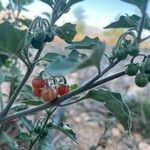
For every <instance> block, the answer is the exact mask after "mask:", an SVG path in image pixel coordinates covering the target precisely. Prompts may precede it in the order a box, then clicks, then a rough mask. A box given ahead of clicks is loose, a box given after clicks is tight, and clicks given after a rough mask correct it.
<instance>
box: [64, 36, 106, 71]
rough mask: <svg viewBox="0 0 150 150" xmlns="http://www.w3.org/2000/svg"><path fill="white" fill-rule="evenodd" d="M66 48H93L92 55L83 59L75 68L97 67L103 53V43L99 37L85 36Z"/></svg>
mask: <svg viewBox="0 0 150 150" xmlns="http://www.w3.org/2000/svg"><path fill="white" fill-rule="evenodd" d="M66 49H92V50H94V51H93V53H92V55H91V56H90V57H89V58H87V59H86V60H85V61H83V62H82V63H81V64H80V65H79V66H78V67H77V69H82V68H85V67H89V66H96V67H97V68H98V69H99V66H100V61H101V58H102V55H103V53H104V49H105V45H104V43H102V42H101V41H99V39H98V38H97V37H96V38H93V39H92V38H89V37H87V36H86V37H85V38H84V39H83V40H82V41H79V42H74V43H73V44H72V45H71V46H68V47H66Z"/></svg>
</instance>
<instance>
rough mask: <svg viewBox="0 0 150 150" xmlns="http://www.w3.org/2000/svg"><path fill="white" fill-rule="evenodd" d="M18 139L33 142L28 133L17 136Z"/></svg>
mask: <svg viewBox="0 0 150 150" xmlns="http://www.w3.org/2000/svg"><path fill="white" fill-rule="evenodd" d="M16 139H17V140H18V141H22V142H28V141H31V139H32V137H31V136H30V135H29V134H27V133H26V132H21V133H19V134H18V135H17V136H16Z"/></svg>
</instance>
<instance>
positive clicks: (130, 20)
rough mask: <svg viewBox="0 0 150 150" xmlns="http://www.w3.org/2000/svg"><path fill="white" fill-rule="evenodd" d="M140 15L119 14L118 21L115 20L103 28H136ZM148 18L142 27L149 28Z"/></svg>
mask: <svg viewBox="0 0 150 150" xmlns="http://www.w3.org/2000/svg"><path fill="white" fill-rule="evenodd" d="M140 19H141V17H139V16H137V15H132V16H121V17H120V18H119V20H118V21H115V22H113V23H111V24H109V25H108V26H106V27H104V29H108V28H137V26H138V24H139V21H140ZM149 21H150V19H149V18H148V19H146V21H145V25H144V28H145V29H147V30H150V24H149Z"/></svg>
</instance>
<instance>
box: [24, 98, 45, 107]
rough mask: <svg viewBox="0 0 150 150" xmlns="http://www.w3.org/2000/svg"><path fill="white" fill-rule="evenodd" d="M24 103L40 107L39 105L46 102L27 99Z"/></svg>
mask: <svg viewBox="0 0 150 150" xmlns="http://www.w3.org/2000/svg"><path fill="white" fill-rule="evenodd" d="M22 103H24V104H26V105H30V106H38V105H41V104H43V103H44V102H43V101H40V100H35V99H29V100H28V99H27V100H24V101H22Z"/></svg>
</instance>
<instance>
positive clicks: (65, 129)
mask: <svg viewBox="0 0 150 150" xmlns="http://www.w3.org/2000/svg"><path fill="white" fill-rule="evenodd" d="M51 128H54V129H56V130H59V131H61V132H63V133H64V134H65V135H67V136H68V137H70V138H71V139H72V140H74V141H75V142H76V143H77V138H76V134H75V132H74V131H73V130H72V129H71V128H70V126H69V125H68V124H64V123H63V122H60V123H59V124H54V123H53V124H52V123H51Z"/></svg>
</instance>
